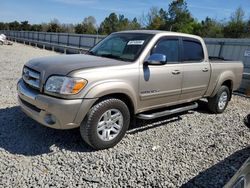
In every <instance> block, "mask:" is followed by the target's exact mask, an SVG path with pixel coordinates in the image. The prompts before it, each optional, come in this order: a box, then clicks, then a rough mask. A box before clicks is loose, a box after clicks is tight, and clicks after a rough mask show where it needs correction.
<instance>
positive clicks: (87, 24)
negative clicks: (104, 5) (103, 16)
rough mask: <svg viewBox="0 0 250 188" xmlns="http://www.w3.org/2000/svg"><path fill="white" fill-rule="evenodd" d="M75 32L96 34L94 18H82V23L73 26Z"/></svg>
mask: <svg viewBox="0 0 250 188" xmlns="http://www.w3.org/2000/svg"><path fill="white" fill-rule="evenodd" d="M75 32H76V33H78V34H96V33H97V28H96V19H95V18H94V17H93V16H89V17H86V18H84V20H83V22H82V23H79V24H77V25H76V26H75Z"/></svg>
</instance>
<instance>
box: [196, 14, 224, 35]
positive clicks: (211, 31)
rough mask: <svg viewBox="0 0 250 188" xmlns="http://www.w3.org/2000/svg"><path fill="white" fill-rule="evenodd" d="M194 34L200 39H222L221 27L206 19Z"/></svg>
mask: <svg viewBox="0 0 250 188" xmlns="http://www.w3.org/2000/svg"><path fill="white" fill-rule="evenodd" d="M194 34H196V35H199V36H201V37H213V38H221V37H223V36H224V35H223V25H222V24H220V23H219V22H217V21H216V20H214V19H211V18H209V17H206V19H205V20H202V21H201V23H200V24H199V25H198V27H196V28H195V29H194Z"/></svg>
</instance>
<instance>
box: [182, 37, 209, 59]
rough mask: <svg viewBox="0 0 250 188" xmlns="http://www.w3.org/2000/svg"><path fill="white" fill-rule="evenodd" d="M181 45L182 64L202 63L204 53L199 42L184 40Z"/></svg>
mask: <svg viewBox="0 0 250 188" xmlns="http://www.w3.org/2000/svg"><path fill="white" fill-rule="evenodd" d="M182 44H183V48H182V61H183V62H202V61H203V60H204V52H203V48H202V45H201V43H200V41H198V40H195V39H185V38H184V39H183V40H182Z"/></svg>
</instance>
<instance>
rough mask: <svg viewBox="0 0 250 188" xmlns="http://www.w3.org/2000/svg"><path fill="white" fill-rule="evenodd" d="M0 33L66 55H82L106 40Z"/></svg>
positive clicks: (91, 37)
mask: <svg viewBox="0 0 250 188" xmlns="http://www.w3.org/2000/svg"><path fill="white" fill-rule="evenodd" d="M0 33H4V34H5V35H6V36H7V37H8V39H9V40H13V41H16V42H23V43H27V44H34V45H36V46H42V47H43V48H51V49H53V50H59V51H64V52H65V53H67V52H69V53H81V52H82V51H86V50H88V49H89V48H91V47H92V46H94V45H95V44H97V43H98V42H99V41H100V40H102V39H103V38H105V36H102V35H80V34H72V33H51V32H35V31H0Z"/></svg>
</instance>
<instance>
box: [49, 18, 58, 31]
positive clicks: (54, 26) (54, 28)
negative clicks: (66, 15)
mask: <svg viewBox="0 0 250 188" xmlns="http://www.w3.org/2000/svg"><path fill="white" fill-rule="evenodd" d="M47 32H55V33H58V32H61V25H60V22H59V21H58V20H57V19H53V20H52V21H51V22H50V23H49V24H48V29H47Z"/></svg>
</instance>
